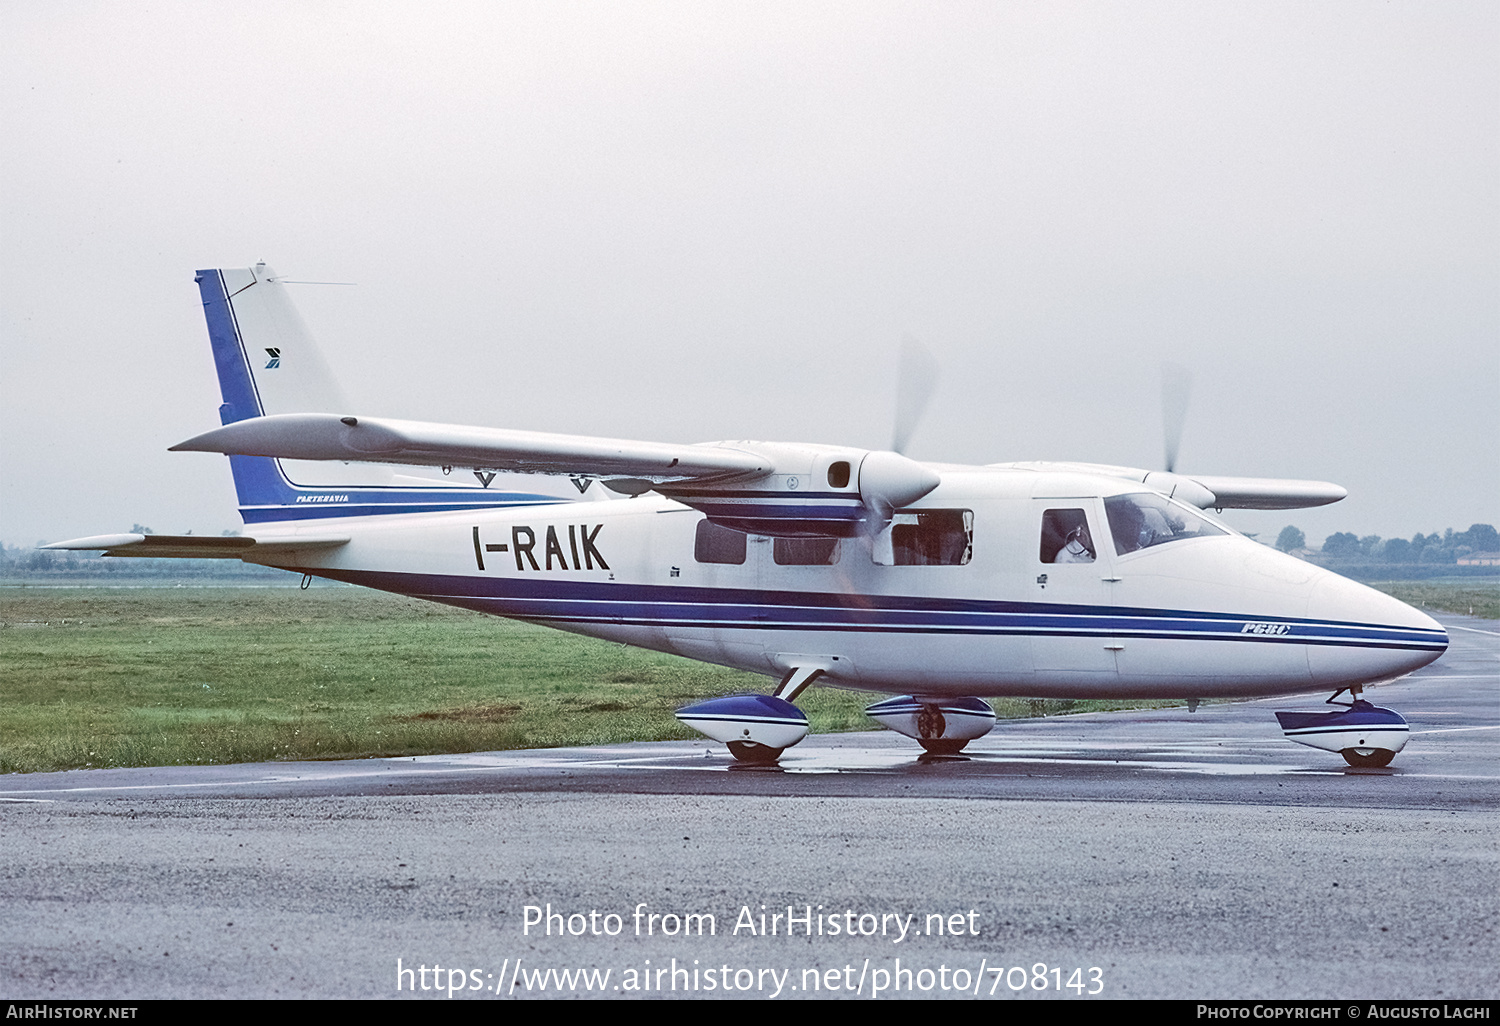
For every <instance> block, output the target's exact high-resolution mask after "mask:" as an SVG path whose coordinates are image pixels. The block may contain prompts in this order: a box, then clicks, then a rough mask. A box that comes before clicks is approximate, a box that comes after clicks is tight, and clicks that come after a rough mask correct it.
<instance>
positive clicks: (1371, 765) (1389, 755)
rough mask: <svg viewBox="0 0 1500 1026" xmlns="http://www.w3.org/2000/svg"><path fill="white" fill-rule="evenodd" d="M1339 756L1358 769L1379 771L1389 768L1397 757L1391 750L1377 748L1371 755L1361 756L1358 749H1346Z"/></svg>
mask: <svg viewBox="0 0 1500 1026" xmlns="http://www.w3.org/2000/svg"><path fill="white" fill-rule="evenodd" d="M1339 754H1340V755H1342V756H1343V757H1344V761H1345V762H1347V763H1348V764H1349V765H1351V766H1353V767H1355V768H1356V769H1379V768H1380V767H1381V766H1389V765H1390V764H1391V760H1392V759H1394V758H1395V757H1396V753H1395V752H1393V751H1391V750H1390V749H1389V748H1376V749H1374V750H1373V751H1371V752H1370V754H1369V755H1361V754H1360V752H1359V750H1358V749H1357V748H1345V749H1344V750H1343V751H1342V752H1340V753H1339Z"/></svg>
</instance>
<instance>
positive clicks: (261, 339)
mask: <svg viewBox="0 0 1500 1026" xmlns="http://www.w3.org/2000/svg"><path fill="white" fill-rule="evenodd" d="M195 280H196V281H197V282H198V291H199V293H200V294H201V295H202V297H203V314H204V317H205V318H206V319H207V321H208V337H209V342H210V344H211V345H212V346H213V352H214V366H215V367H216V368H217V369H218V372H219V388H220V390H221V391H222V393H223V395H224V405H223V406H221V407H220V408H219V418H220V420H221V421H223V423H225V424H232V423H234V422H235V421H239V420H245V419H247V418H249V417H260V416H263V415H265V414H270V413H344V412H348V402H347V400H346V399H345V398H344V395H343V393H342V392H341V391H340V389H339V387H338V384H337V382H335V381H334V378H333V374H332V373H330V371H329V370H328V364H327V363H325V362H324V361H323V354H322V353H321V352H319V350H318V347H317V344H316V343H315V342H313V339H312V335H311V333H310V332H308V330H307V325H305V324H304V323H303V322H302V318H301V317H300V316H299V315H298V313H297V309H296V307H294V306H293V305H292V302H291V299H290V298H289V297H288V296H287V294H286V286H285V285H283V284H282V283H281V282H280V281H278V280H277V279H276V275H275V272H274V271H272V270H271V269H270V268H269V267H267V266H266V265H265V264H256V265H255V266H254V267H252V268H247V269H244V270H224V271H199V272H198V275H197V277H196V278H195Z"/></svg>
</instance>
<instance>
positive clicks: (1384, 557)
mask: <svg viewBox="0 0 1500 1026" xmlns="http://www.w3.org/2000/svg"><path fill="white" fill-rule="evenodd" d="M1276 547H1277V548H1278V549H1280V550H1281V551H1282V552H1295V551H1297V550H1299V549H1306V547H1307V539H1306V536H1305V535H1304V534H1303V533H1302V532H1301V531H1300V530H1298V529H1297V528H1295V527H1290V526H1288V527H1285V528H1283V529H1282V531H1281V533H1280V534H1279V535H1277V536H1276ZM1485 552H1500V531H1496V530H1495V528H1494V526H1493V525H1491V524H1474V525H1473V526H1471V527H1470V528H1469V529H1468V530H1467V531H1455V530H1453V528H1451V527H1450V528H1448V529H1447V530H1446V531H1444V532H1443V533H1442V534H1438V533H1437V532H1436V531H1434V532H1433V533H1432V534H1422V533H1421V532H1420V531H1419V532H1417V533H1416V534H1415V535H1413V536H1412V537H1411V538H1410V539H1409V540H1408V539H1406V538H1382V537H1380V535H1378V534H1368V535H1365V536H1364V537H1363V538H1361V537H1359V536H1358V535H1356V534H1352V533H1350V532H1348V531H1340V532H1339V533H1338V534H1331V535H1329V536H1328V537H1327V538H1325V539H1324V540H1323V549H1322V552H1321V553H1308V554H1309V555H1318V556H1320V561H1321V562H1327V563H1457V562H1458V561H1459V560H1460V559H1461V558H1463V557H1464V556H1471V555H1475V554H1477V553H1485Z"/></svg>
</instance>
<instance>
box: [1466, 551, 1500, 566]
mask: <svg viewBox="0 0 1500 1026" xmlns="http://www.w3.org/2000/svg"><path fill="white" fill-rule="evenodd" d="M1458 565H1459V566H1500V552H1471V553H1469V554H1468V555H1467V556H1459V557H1458Z"/></svg>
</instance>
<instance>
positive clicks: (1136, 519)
mask: <svg viewBox="0 0 1500 1026" xmlns="http://www.w3.org/2000/svg"><path fill="white" fill-rule="evenodd" d="M1104 513H1105V515H1106V516H1108V517H1109V533H1110V534H1111V535H1112V536H1113V537H1114V540H1115V551H1116V552H1118V553H1119V554H1120V555H1122V556H1123V555H1125V553H1127V552H1134V551H1136V550H1137V549H1149V548H1151V547H1152V546H1155V545H1165V544H1167V543H1168V542H1174V541H1181V540H1182V539H1184V538H1205V537H1208V536H1209V535H1215V534H1227V533H1228V532H1226V531H1225V530H1224V529H1223V528H1222V527H1220V526H1219V525H1218V524H1215V523H1214V522H1213V521H1212V520H1209V519H1208V518H1207V517H1205V516H1204V515H1203V514H1202V513H1199V512H1198V511H1197V510H1193V509H1189V508H1188V507H1186V506H1182V505H1179V504H1178V503H1175V502H1173V501H1172V500H1170V499H1168V498H1167V497H1166V496H1164V495H1152V494H1150V493H1146V492H1139V493H1136V494H1133V495H1114V496H1111V497H1110V498H1107V499H1105V500H1104Z"/></svg>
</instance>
